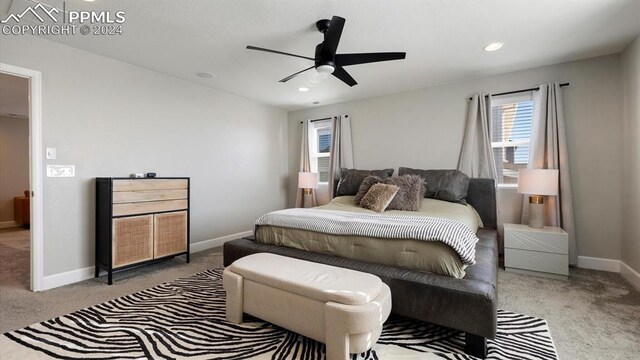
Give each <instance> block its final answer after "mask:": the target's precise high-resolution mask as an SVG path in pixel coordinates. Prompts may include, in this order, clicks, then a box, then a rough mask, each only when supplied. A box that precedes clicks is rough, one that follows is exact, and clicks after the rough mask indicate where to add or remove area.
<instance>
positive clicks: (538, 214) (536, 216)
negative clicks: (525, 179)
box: [529, 202, 544, 229]
mask: <svg viewBox="0 0 640 360" xmlns="http://www.w3.org/2000/svg"><path fill="white" fill-rule="evenodd" d="M529 227H532V228H534V229H542V228H543V227H544V204H534V203H531V202H530V203H529Z"/></svg>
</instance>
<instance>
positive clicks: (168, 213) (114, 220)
mask: <svg viewBox="0 0 640 360" xmlns="http://www.w3.org/2000/svg"><path fill="white" fill-rule="evenodd" d="M189 183H190V179H189V178H186V177H176V178H154V179H130V178H96V259H95V260H96V263H95V277H98V276H99V274H100V269H101V268H103V269H105V270H107V273H108V283H109V285H111V284H112V283H113V273H114V272H115V271H120V270H125V269H128V268H131V267H134V266H139V265H143V264H146V263H151V262H155V261H158V260H162V259H167V258H172V257H175V256H179V255H186V260H187V262H189Z"/></svg>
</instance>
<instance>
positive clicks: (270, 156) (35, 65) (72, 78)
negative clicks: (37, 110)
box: [0, 36, 287, 275]
mask: <svg viewBox="0 0 640 360" xmlns="http://www.w3.org/2000/svg"><path fill="white" fill-rule="evenodd" d="M0 62H2V63H6V64H11V65H16V66H21V67H25V68H28V69H33V70H38V71H41V72H42V81H43V90H42V94H43V101H42V111H43V136H44V147H55V148H57V156H58V159H57V160H47V161H46V164H69V165H75V166H76V177H75V178H45V179H44V256H45V257H44V273H45V275H51V274H57V273H61V272H65V271H70V270H76V269H81V268H85V267H90V266H93V264H94V216H95V211H94V207H95V204H94V197H95V190H94V189H95V185H94V181H93V179H94V178H95V177H98V176H128V175H129V174H130V173H135V172H148V171H155V172H157V173H158V175H159V176H190V177H191V184H192V189H191V201H192V202H191V204H192V207H191V210H192V213H191V241H192V243H196V242H200V241H203V240H207V239H212V238H217V237H221V236H224V235H229V234H234V233H238V232H242V231H246V230H251V229H252V227H253V222H254V220H255V219H256V218H257V217H258V216H260V215H262V214H263V213H264V212H266V211H270V210H276V209H280V208H283V207H284V206H285V202H284V199H285V197H286V196H285V180H286V167H287V154H286V152H285V149H284V144H286V126H287V122H286V119H287V114H286V112H285V111H284V110H281V109H277V108H274V107H271V106H267V105H264V104H260V103H257V102H254V101H251V100H248V99H245V98H242V97H238V96H234V95H230V94H227V93H224V92H221V91H217V90H213V89H210V88H206V87H203V86H200V85H196V84H192V83H189V82H185V81H183V80H179V79H176V78H173V77H170V76H166V75H162V74H159V73H156V72H153V71H148V70H145V69H142V68H139V67H136V66H132V65H129V64H126V63H123V62H119V61H115V60H111V59H108V58H105V57H101V56H97V55H95V54H92V53H89V52H85V51H81V50H77V49H74V48H71V47H67V46H64V45H60V44H58V43H54V42H50V41H47V40H43V39H40V38H36V37H30V36H22V37H19V36H4V37H3V38H2V41H1V42H0ZM205 70H206V69H205ZM214 81H215V80H214Z"/></svg>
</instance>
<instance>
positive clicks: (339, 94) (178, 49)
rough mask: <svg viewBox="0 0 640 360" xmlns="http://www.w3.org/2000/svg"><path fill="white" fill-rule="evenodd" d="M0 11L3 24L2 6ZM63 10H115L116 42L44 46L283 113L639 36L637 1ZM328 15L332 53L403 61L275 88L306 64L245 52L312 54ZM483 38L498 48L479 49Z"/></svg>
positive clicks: (286, 0) (124, 1) (307, 0)
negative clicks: (120, 19)
mask: <svg viewBox="0 0 640 360" xmlns="http://www.w3.org/2000/svg"><path fill="white" fill-rule="evenodd" d="M15 1H20V0H15ZM42 2H43V3H46V4H49V5H52V6H56V7H60V8H61V7H62V0H43V1H42ZM1 5H2V6H1V7H0V12H2V13H3V17H4V15H5V14H6V13H7V11H8V9H9V6H10V0H1ZM66 8H67V10H69V9H74V10H80V9H91V10H98V11H99V10H111V11H119V10H123V11H125V12H126V22H125V23H124V24H123V31H124V35H122V36H90V35H89V36H82V35H76V36H55V37H51V38H50V39H51V40H53V41H57V42H61V43H64V44H68V45H70V46H73V47H76V48H80V49H84V50H87V51H91V52H93V53H96V54H100V55H104V56H107V57H110V58H114V59H118V60H121V61H124V62H127V63H131V64H135V65H138V66H141V67H144V68H147V69H151V70H155V71H158V72H160V73H165V74H169V75H172V76H175V77H178V78H181V79H184V80H187V81H191V82H194V83H198V84H201V85H204V86H208V87H212V88H215V89H219V90H222V91H226V92H229V93H233V94H237V95H240V96H244V97H247V98H250V99H255V100H258V101H260V102H263V103H267V104H271V105H275V106H279V107H282V108H285V109H288V110H294V109H300V108H305V107H311V106H314V105H312V103H313V102H314V101H319V102H320V103H321V104H322V105H326V104H330V103H335V102H342V101H348V100H354V99H361V98H367V97H372V96H378V95H383V94H389V93H396V92H401V91H406V90H411V89H418V88H424V87H428V86H433V85H437V84H442V83H448V82H454V81H459V80H463V79H469V78H475V77H481V76H487V75H492V74H497V73H505V72H510V71H515V70H520V69H525V68H532V67H537V66H543V65H548V64H555V63H559V62H565V61H571V60H577V59H583V58H588V57H594V56H600V55H605V54H611V53H617V52H619V51H621V50H622V49H624V47H625V46H626V45H627V44H628V43H629V42H630V41H631V40H633V39H634V38H635V37H636V36H638V35H639V34H640V21H639V19H640V0H519V1H514V0H484V1H476V0H369V1H356V0H340V1H318V0H270V1H257V0H255V1H252V0H216V1H212V0H190V1H175V0H153V1H152V0H136V1H131V0H109V1H106V0H96V1H94V2H85V1H81V0H67V1H66ZM332 15H339V16H342V17H344V18H346V25H345V28H344V32H343V34H342V39H341V41H340V45H339V47H338V53H352V52H386V51H406V52H407V58H406V60H401V61H391V62H386V63H374V64H365V65H357V66H350V67H348V68H347V70H348V71H349V73H351V75H352V76H353V77H354V78H355V79H356V80H357V81H358V83H359V84H358V85H357V86H355V87H353V88H349V87H348V86H347V85H345V84H343V83H342V82H340V81H339V80H337V79H336V78H334V77H329V78H328V79H325V80H323V81H318V79H317V78H316V77H315V76H313V75H314V73H315V72H313V71H309V72H308V73H307V75H306V76H300V77H298V78H296V79H294V80H292V81H289V82H288V83H285V84H283V83H279V82H278V80H280V79H281V78H283V77H285V76H287V75H290V74H292V73H294V72H297V71H299V70H302V69H304V68H306V67H309V66H311V65H312V62H311V61H309V60H304V59H299V58H293V57H286V56H281V55H275V54H269V53H262V52H257V51H250V50H246V49H245V46H246V45H254V46H259V47H265V48H271V49H276V50H280V51H285V52H291V53H296V54H300V55H305V56H310V57H313V55H314V49H315V46H316V45H317V44H318V43H320V42H321V41H322V34H321V33H319V32H318V31H317V30H316V29H315V27H314V24H315V22H316V21H317V20H319V19H322V18H331V16H332ZM493 41H501V42H504V43H505V46H504V48H503V49H502V50H500V51H497V52H493V53H488V52H485V51H483V47H484V46H485V45H486V44H488V43H490V42H493ZM198 72H211V73H214V74H215V75H216V76H215V78H214V79H210V80H204V79H200V78H198V77H197V76H196V73H198ZM300 86H308V87H311V90H310V91H309V92H306V93H301V92H299V91H297V89H298V87H300Z"/></svg>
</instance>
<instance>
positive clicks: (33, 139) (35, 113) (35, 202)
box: [0, 63, 44, 291]
mask: <svg viewBox="0 0 640 360" xmlns="http://www.w3.org/2000/svg"><path fill="white" fill-rule="evenodd" d="M0 72H2V73H5V74H9V75H14V76H19V77H22V78H26V79H29V182H30V190H31V196H30V199H31V207H30V208H31V246H30V252H31V277H30V278H31V284H30V285H31V290H32V291H41V290H43V283H44V231H43V230H44V220H43V214H44V201H43V195H44V194H43V184H42V182H43V178H42V175H43V174H42V172H43V171H42V167H43V164H44V160H43V154H44V151H43V149H42V147H43V144H42V73H41V72H39V71H35V70H31V69H26V68H22V67H19V66H14V65H9V64H4V63H0Z"/></svg>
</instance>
